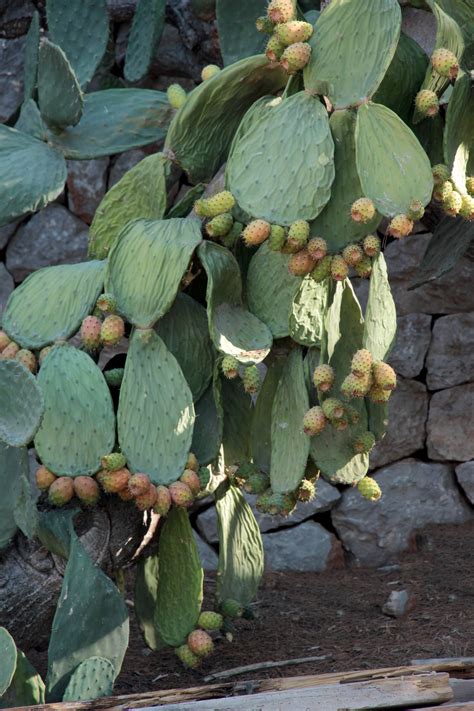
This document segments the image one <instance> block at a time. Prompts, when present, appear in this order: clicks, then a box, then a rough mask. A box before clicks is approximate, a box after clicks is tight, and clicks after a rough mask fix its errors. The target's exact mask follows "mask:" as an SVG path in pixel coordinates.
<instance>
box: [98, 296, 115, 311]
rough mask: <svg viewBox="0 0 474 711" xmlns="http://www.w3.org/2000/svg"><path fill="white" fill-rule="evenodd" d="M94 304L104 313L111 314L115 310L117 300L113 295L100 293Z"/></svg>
mask: <svg viewBox="0 0 474 711" xmlns="http://www.w3.org/2000/svg"><path fill="white" fill-rule="evenodd" d="M95 306H96V308H97V309H99V311H100V312H101V313H104V314H113V313H115V311H116V310H117V302H116V300H115V297H114V295H113V294H108V293H105V294H101V295H100V296H99V298H98V299H97V301H96V302H95Z"/></svg>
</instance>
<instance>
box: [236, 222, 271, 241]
mask: <svg viewBox="0 0 474 711" xmlns="http://www.w3.org/2000/svg"><path fill="white" fill-rule="evenodd" d="M270 230H271V225H270V223H269V222H266V220H252V222H249V224H248V225H247V227H246V228H245V229H244V231H243V232H242V237H243V240H244V242H245V244H246V246H247V247H254V246H256V245H258V244H261V243H262V242H265V240H266V239H268V237H269V236H270Z"/></svg>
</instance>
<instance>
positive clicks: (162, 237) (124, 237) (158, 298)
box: [108, 218, 202, 328]
mask: <svg viewBox="0 0 474 711" xmlns="http://www.w3.org/2000/svg"><path fill="white" fill-rule="evenodd" d="M201 240H202V237H201V222H200V221H199V220H185V219H180V218H175V219H173V220H135V222H132V223H131V224H129V225H128V226H127V227H125V229H124V230H122V232H121V233H120V239H119V240H118V241H117V242H116V244H115V246H114V248H113V249H112V250H111V252H110V259H109V281H108V288H109V289H110V291H112V292H113V294H114V296H115V298H116V300H117V307H118V310H119V311H120V313H122V314H123V315H124V316H125V317H126V318H127V320H128V321H130V322H131V323H133V324H134V325H135V326H140V327H143V328H151V327H152V326H153V324H154V323H156V321H157V320H158V319H159V318H161V317H162V316H163V315H164V314H165V313H166V312H167V311H168V310H169V309H170V307H171V305H172V303H173V302H174V300H175V298H176V294H177V292H178V289H179V286H180V283H181V279H182V278H183V275H184V273H185V271H186V269H187V268H188V265H189V262H190V259H191V256H192V254H193V252H194V250H195V249H196V247H197V245H198V244H199V243H200V242H201Z"/></svg>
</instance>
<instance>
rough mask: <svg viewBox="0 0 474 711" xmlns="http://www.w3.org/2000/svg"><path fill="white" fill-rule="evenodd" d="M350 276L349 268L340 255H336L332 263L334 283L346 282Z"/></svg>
mask: <svg viewBox="0 0 474 711" xmlns="http://www.w3.org/2000/svg"><path fill="white" fill-rule="evenodd" d="M348 275H349V266H348V265H347V263H346V262H345V261H344V259H343V258H342V257H341V255H340V254H336V255H335V256H334V257H333V258H332V261H331V277H332V278H333V279H334V281H344V279H346V278H347V276H348Z"/></svg>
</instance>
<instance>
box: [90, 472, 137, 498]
mask: <svg viewBox="0 0 474 711" xmlns="http://www.w3.org/2000/svg"><path fill="white" fill-rule="evenodd" d="M130 476H131V474H130V472H129V470H128V469H126V468H125V467H124V468H123V469H116V470H115V471H109V470H108V469H102V470H101V471H100V472H98V473H97V474H96V476H95V478H96V480H97V481H98V482H99V484H100V485H101V487H102V489H103V490H104V491H105V493H106V494H118V493H119V492H121V491H123V490H124V489H127V491H128V482H129V480H130ZM131 498H133V494H130V499H131Z"/></svg>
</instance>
